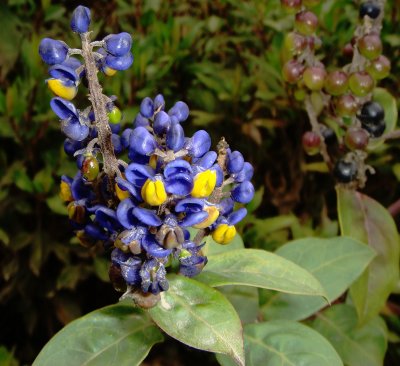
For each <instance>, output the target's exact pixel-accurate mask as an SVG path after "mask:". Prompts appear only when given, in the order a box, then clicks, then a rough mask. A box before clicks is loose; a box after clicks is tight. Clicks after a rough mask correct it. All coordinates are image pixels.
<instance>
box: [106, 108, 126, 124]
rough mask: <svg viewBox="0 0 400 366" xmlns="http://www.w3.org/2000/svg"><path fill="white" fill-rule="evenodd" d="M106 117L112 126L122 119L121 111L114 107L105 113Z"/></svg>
mask: <svg viewBox="0 0 400 366" xmlns="http://www.w3.org/2000/svg"><path fill="white" fill-rule="evenodd" d="M107 116H108V122H109V123H112V124H117V123H120V122H121V119H122V113H121V110H120V109H119V108H118V107H116V106H114V107H113V109H112V110H111V111H110V112H108V113H107Z"/></svg>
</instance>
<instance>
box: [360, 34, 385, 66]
mask: <svg viewBox="0 0 400 366" xmlns="http://www.w3.org/2000/svg"><path fill="white" fill-rule="evenodd" d="M357 46H358V50H359V51H360V53H361V54H362V55H363V56H364V57H365V58H367V59H368V60H373V59H375V58H377V57H378V56H379V55H380V54H381V53H382V41H381V38H380V37H379V35H378V34H376V33H370V34H366V35H365V36H363V37H362V38H360V39H359V40H358V43H357Z"/></svg>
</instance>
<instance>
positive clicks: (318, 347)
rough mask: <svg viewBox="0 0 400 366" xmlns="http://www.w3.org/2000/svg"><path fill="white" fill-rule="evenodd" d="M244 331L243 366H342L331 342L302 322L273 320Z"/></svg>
mask: <svg viewBox="0 0 400 366" xmlns="http://www.w3.org/2000/svg"><path fill="white" fill-rule="evenodd" d="M244 331H245V333H244V339H245V352H246V365H247V366H260V365H266V364H267V365H268V366H299V365H307V366H343V363H342V361H341V359H340V357H339V355H338V354H337V352H336V351H335V349H334V348H333V347H332V345H331V344H330V343H329V342H328V341H327V340H326V339H325V338H324V337H323V336H321V335H320V334H318V333H317V332H316V331H315V330H313V329H311V328H309V327H307V326H305V325H303V324H300V323H296V322H291V321H287V320H274V321H270V322H268V323H258V324H248V325H246V326H245V328H244Z"/></svg>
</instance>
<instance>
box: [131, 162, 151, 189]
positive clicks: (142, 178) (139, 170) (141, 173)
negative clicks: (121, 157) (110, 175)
mask: <svg viewBox="0 0 400 366" xmlns="http://www.w3.org/2000/svg"><path fill="white" fill-rule="evenodd" d="M154 175H155V171H154V169H153V168H152V167H150V166H148V165H141V164H137V163H131V164H129V165H128V167H127V168H126V169H125V177H126V179H128V181H129V182H131V183H132V184H133V185H135V186H136V187H142V186H143V184H145V182H146V180H147V179H149V178H153V177H154Z"/></svg>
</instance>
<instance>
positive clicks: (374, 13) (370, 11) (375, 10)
mask: <svg viewBox="0 0 400 366" xmlns="http://www.w3.org/2000/svg"><path fill="white" fill-rule="evenodd" d="M380 13H381V8H380V6H379V5H378V4H376V3H375V2H373V1H367V2H365V3H363V4H361V6H360V18H364V17H365V16H366V15H368V16H369V17H370V18H371V19H376V18H378V16H379V14H380Z"/></svg>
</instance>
